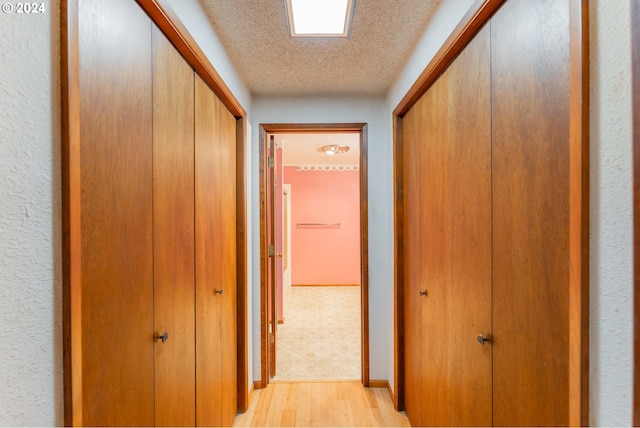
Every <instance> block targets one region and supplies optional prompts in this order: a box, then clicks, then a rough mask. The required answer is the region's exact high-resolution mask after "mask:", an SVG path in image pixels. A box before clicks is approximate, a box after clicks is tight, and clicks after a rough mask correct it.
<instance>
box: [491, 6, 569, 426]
mask: <svg viewBox="0 0 640 428" xmlns="http://www.w3.org/2000/svg"><path fill="white" fill-rule="evenodd" d="M569 3H570V2H567V1H565V0H540V1H535V2H533V1H528V0H510V1H509V2H507V3H506V4H505V5H504V6H503V7H502V8H501V9H500V10H499V11H498V13H497V14H496V15H495V16H494V18H493V20H492V25H491V28H492V62H493V64H492V67H493V198H494V203H493V230H494V238H493V257H494V299H493V307H494V335H495V343H494V423H495V424H496V425H537V426H539V425H559V426H563V425H564V426H566V425H568V423H569V419H568V405H569V403H568V399H569V390H568V373H569V351H568V350H569V331H568V324H569V320H568V309H569V300H568V284H569V180H568V178H569V74H568V63H569V62H568V61H569V49H568V47H569Z"/></svg>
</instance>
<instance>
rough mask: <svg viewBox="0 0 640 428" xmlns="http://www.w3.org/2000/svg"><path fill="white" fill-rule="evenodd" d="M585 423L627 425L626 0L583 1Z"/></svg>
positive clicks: (629, 273) (628, 88)
mask: <svg viewBox="0 0 640 428" xmlns="http://www.w3.org/2000/svg"><path fill="white" fill-rule="evenodd" d="M589 5H590V6H591V10H590V19H591V23H590V29H591V43H590V48H591V58H590V72H591V187H590V193H591V265H590V268H591V269H590V270H591V272H590V275H591V278H590V282H591V292H590V298H591V318H590V319H591V329H590V346H591V349H590V357H591V369H590V376H591V379H590V381H591V382H590V383H591V384H590V387H591V406H590V411H591V424H592V425H597V426H619V425H626V426H629V425H631V421H632V419H631V407H632V406H631V403H632V381H633V364H632V361H633V328H632V327H633V325H632V323H633V263H632V262H633V259H632V256H633V248H632V239H633V233H632V232H633V228H632V181H631V179H632V172H631V171H632V168H631V160H632V151H631V128H632V118H631V74H630V69H631V45H630V40H631V29H630V1H629V0H615V1H611V0H595V1H590V2H589Z"/></svg>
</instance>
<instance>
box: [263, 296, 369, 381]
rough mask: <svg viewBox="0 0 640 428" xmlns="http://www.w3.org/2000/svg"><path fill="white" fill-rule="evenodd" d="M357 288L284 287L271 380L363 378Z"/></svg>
mask: <svg viewBox="0 0 640 428" xmlns="http://www.w3.org/2000/svg"><path fill="white" fill-rule="evenodd" d="M360 329H361V327H360V287H356V286H337V287H324V286H323V287H320V286H310V287H288V288H285V293H284V324H280V325H279V326H278V341H277V346H278V349H277V360H276V364H277V367H276V374H277V375H276V376H275V377H274V380H338V379H339V380H346V379H360V377H361V369H360V365H361V334H360Z"/></svg>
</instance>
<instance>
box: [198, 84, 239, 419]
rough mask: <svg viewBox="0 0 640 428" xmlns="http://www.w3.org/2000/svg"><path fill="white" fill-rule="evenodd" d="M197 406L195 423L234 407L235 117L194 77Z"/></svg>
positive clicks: (222, 415) (227, 414)
mask: <svg viewBox="0 0 640 428" xmlns="http://www.w3.org/2000/svg"><path fill="white" fill-rule="evenodd" d="M195 99H196V109H195V114H196V122H195V159H196V167H195V172H196V184H195V193H196V196H195V200H196V208H195V212H196V400H197V404H196V409H197V418H196V423H197V425H198V426H220V425H230V424H232V423H233V417H234V416H235V413H236V405H237V390H236V374H237V366H236V364H237V358H236V322H235V307H236V291H237V290H236V260H235V257H236V240H235V230H236V227H235V226H236V224H235V119H234V117H233V116H232V115H231V113H229V111H228V110H227V109H226V108H225V107H224V106H223V105H222V103H221V102H220V100H219V99H218V98H217V97H216V96H215V95H214V94H213V93H212V92H211V91H210V90H209V88H208V87H207V85H206V84H205V83H204V82H203V81H202V79H200V78H199V77H196V96H195Z"/></svg>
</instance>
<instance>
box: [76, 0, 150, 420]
mask: <svg viewBox="0 0 640 428" xmlns="http://www.w3.org/2000/svg"><path fill="white" fill-rule="evenodd" d="M78 22H79V38H78V40H79V58H80V59H81V60H80V62H79V74H80V76H79V79H80V153H81V166H80V183H81V208H80V210H81V215H82V221H81V226H80V227H81V236H82V238H81V239H82V243H81V249H82V253H81V281H82V282H81V290H80V294H81V299H82V326H81V335H82V360H81V364H82V369H81V370H82V391H81V394H82V397H81V401H80V400H78V399H76V398H74V401H76V402H81V406H82V423H83V424H84V425H86V426H95V425H102V426H117V425H137V426H148V425H153V424H154V374H153V373H154V370H153V364H154V362H153V359H154V355H153V352H154V351H153V215H152V188H153V186H152V180H153V179H152V143H153V141H152V68H151V21H150V20H149V18H148V17H147V16H146V15H145V13H144V12H143V11H142V10H141V9H140V8H139V6H138V5H137V4H136V3H135V2H132V1H130V0H110V1H103V0H83V1H81V2H79V5H78ZM74 327H79V326H74ZM74 392H75V391H74Z"/></svg>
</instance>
